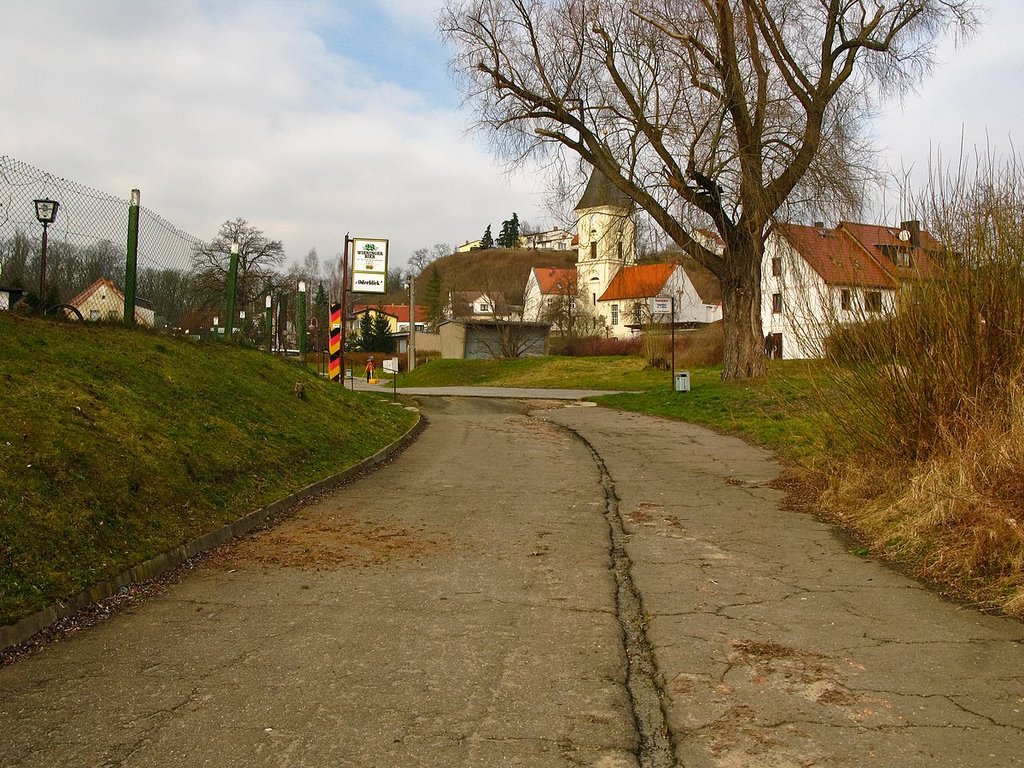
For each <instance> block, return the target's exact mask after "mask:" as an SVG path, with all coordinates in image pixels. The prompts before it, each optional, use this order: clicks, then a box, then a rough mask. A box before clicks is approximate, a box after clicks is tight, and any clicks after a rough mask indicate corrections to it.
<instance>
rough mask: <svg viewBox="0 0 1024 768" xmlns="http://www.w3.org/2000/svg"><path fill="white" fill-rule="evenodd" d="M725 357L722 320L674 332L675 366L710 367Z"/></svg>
mask: <svg viewBox="0 0 1024 768" xmlns="http://www.w3.org/2000/svg"><path fill="white" fill-rule="evenodd" d="M724 359H725V333H724V332H723V330H722V322H721V321H719V322H717V323H711V324H710V325H705V326H702V327H700V328H697V329H695V330H692V331H686V332H685V333H681V334H680V333H677V334H676V368H683V367H685V368H710V367H712V366H715V365H721V364H722V361H723V360H724Z"/></svg>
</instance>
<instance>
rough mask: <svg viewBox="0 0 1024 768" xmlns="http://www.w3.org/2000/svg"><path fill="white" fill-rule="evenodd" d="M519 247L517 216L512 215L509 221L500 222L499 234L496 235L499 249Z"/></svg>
mask: <svg viewBox="0 0 1024 768" xmlns="http://www.w3.org/2000/svg"><path fill="white" fill-rule="evenodd" d="M517 245H519V215H518V214H516V213H513V214H512V218H511V219H507V220H505V221H503V222H501V234H499V235H498V247H499V248H515V247H516V246H517Z"/></svg>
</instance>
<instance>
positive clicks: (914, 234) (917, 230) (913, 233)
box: [900, 219, 921, 248]
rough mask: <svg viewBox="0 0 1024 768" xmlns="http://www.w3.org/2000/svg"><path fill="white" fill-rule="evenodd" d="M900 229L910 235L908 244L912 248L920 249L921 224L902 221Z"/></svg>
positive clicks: (914, 221)
mask: <svg viewBox="0 0 1024 768" xmlns="http://www.w3.org/2000/svg"><path fill="white" fill-rule="evenodd" d="M900 229H905V230H906V231H907V232H909V233H910V244H911V245H912V246H913V247H914V248H920V247H921V222H920V221H918V220H916V219H913V220H911V221H904V222H902V223H900Z"/></svg>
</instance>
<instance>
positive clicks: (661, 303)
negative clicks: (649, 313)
mask: <svg viewBox="0 0 1024 768" xmlns="http://www.w3.org/2000/svg"><path fill="white" fill-rule="evenodd" d="M671 311H672V299H671V297H669V296H655V297H654V313H655V314H656V315H660V314H666V313H668V312H671Z"/></svg>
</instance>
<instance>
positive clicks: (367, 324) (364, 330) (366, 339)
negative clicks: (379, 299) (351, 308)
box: [357, 312, 374, 352]
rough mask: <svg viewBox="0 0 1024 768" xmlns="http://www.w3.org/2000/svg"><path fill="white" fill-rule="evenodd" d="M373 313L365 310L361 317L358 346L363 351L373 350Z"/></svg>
mask: <svg viewBox="0 0 1024 768" xmlns="http://www.w3.org/2000/svg"><path fill="white" fill-rule="evenodd" d="M372 314H373V313H371V312H364V313H363V316H362V317H360V318H359V341H358V343H357V346H358V348H359V350H360V351H361V352H371V351H373V341H374V339H373V316H372Z"/></svg>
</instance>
